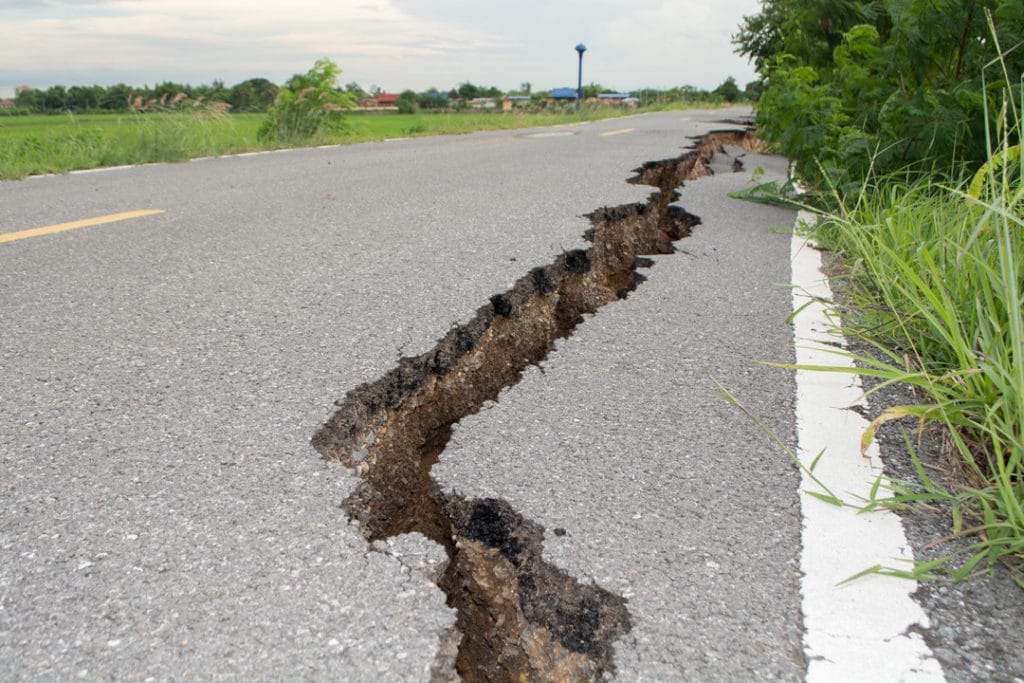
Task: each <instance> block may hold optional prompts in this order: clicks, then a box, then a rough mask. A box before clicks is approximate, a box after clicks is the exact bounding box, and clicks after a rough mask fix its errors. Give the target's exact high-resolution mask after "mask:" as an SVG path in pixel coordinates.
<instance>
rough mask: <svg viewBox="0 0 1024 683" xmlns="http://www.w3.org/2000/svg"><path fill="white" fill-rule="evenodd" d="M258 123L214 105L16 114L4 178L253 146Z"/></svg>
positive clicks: (2, 164)
mask: <svg viewBox="0 0 1024 683" xmlns="http://www.w3.org/2000/svg"><path fill="white" fill-rule="evenodd" d="M258 125H259V123H258V119H253V118H251V117H246V116H237V115H232V116H229V115H227V114H224V113H222V112H217V111H214V110H211V111H196V112H189V113H147V114H124V115H96V116H83V117H78V116H74V115H71V114H68V115H65V116H60V117H56V116H47V117H35V116H34V117H26V118H25V119H13V118H12V119H8V120H4V121H2V122H0V178H8V179H9V178H22V177H24V176H27V175H36V174H42V173H64V172H67V171H72V170H76V169H84V168H98V167H102V166H121V165H127V164H144V163H153V162H158V161H183V160H185V159H190V158H195V157H201V156H216V155H220V154H230V153H235V152H243V151H250V150H253V149H258V148H259V146H258V145H257V144H256V141H255V132H256V127H257V126H258Z"/></svg>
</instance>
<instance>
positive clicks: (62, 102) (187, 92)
mask: <svg viewBox="0 0 1024 683" xmlns="http://www.w3.org/2000/svg"><path fill="white" fill-rule="evenodd" d="M294 78H295V77H293V79H294ZM293 79H289V81H288V83H286V84H285V85H284V86H282V87H283V88H285V89H287V88H288V87H289V84H290V83H291V81H292V80H293ZM282 87H278V86H277V85H275V84H274V83H272V82H271V81H269V80H267V79H265V78H250V79H248V80H245V81H242V82H241V83H238V84H236V85H234V86H231V87H228V86H226V85H225V84H224V83H223V82H222V81H214V82H213V83H212V84H209V85H196V86H194V85H190V84H187V83H175V82H173V81H165V82H163V83H158V84H157V85H155V86H153V87H150V86H143V87H133V86H129V85H126V84H124V83H118V84H116V85H111V86H102V85H91V86H80V85H75V86H71V87H65V86H63V85H54V86H51V87H49V88H46V89H45V90H44V89H38V90H36V89H28V90H18V92H17V95H16V97H15V99H14V103H15V111H14V112H12V113H26V114H27V113H34V114H57V113H64V112H72V113H75V114H87V113H93V112H129V111H143V112H144V111H165V110H168V109H186V108H190V107H196V106H200V105H207V106H209V105H214V104H217V103H220V104H221V106H225V105H226V108H227V107H229V108H230V111H232V112H258V113H263V112H266V111H268V110H269V109H270V108H271V106H272V105H273V104H274V102H275V100H276V99H277V98H278V95H279V94H280V92H281V90H282ZM758 88H759V84H758V82H754V83H750V84H748V85H747V88H746V89H745V90H741V89H740V88H739V86H738V85H737V83H736V80H735V79H734V78H732V77H731V76H730V77H729V78H727V79H726V80H725V81H724V82H723V83H722V84H721V85H719V86H718V87H717V88H715V89H713V90H710V91H709V90H702V89H700V88H696V87H694V86H690V85H684V86H680V87H676V88H669V89H665V90H658V89H653V88H644V89H640V90H635V91H631V92H630V94H631V95H632V96H633V97H636V98H637V99H638V100H639V101H640V103H641V105H650V104H660V103H667V102H680V101H683V102H686V101H706V100H710V99H720V100H723V101H726V102H741V101H747V100H750V101H753V100H756V99H757V96H758V94H759V89H758ZM334 89H335V90H336V91H337V92H339V93H346V94H349V95H351V96H352V99H353V101H354V102H356V103H358V102H362V101H365V100H368V99H370V98H372V97H375V96H377V95H379V94H381V92H382V91H381V89H380V88H379V87H377V86H375V85H374V86H370V87H369V88H368V89H364V88H363V87H361V86H360V85H359V84H358V83H354V82H351V83H346V84H345V85H344V86H337V85H336V86H334ZM614 92H620V91H618V90H615V89H613V88H608V87H605V86H603V85H601V84H598V83H590V84H588V85H585V86H584V87H583V96H584V97H585V98H588V97H597V96H598V95H599V94H602V93H614ZM506 95H518V96H528V97H531V99H533V100H543V99H545V98H546V97H547V96H548V95H550V91H535V90H534V89H533V87H532V85H531V84H530V83H528V82H524V83H521V84H520V86H519V88H517V89H514V90H511V91H507V92H506V91H503V90H501V89H499V88H497V87H495V86H488V85H478V84H475V83H471V82H469V81H463V82H461V83H459V84H458V85H456V86H455V87H453V88H451V89H449V90H440V89H438V88H436V87H431V88H428V89H426V90H423V91H421V92H416V91H414V90H404V91H402V93H401V95H400V98H399V102H398V106H399V109H400V110H401V111H403V112H412V111H416V110H440V109H449V108H452V107H454V106H455V103H466V102H469V101H471V100H474V99H479V98H493V99H498V98H501V97H504V96H506Z"/></svg>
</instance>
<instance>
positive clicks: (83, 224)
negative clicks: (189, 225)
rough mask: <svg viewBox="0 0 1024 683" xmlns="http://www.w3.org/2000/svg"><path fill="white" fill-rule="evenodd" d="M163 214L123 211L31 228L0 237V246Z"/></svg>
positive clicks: (148, 210)
mask: <svg viewBox="0 0 1024 683" xmlns="http://www.w3.org/2000/svg"><path fill="white" fill-rule="evenodd" d="M163 212H164V211H163V209H143V210H141V211H125V212H124V213H112V214H110V215H109V216H99V217H97V218H86V219H85V220H81V221H71V222H70V223H59V224H57V225H47V226H46V227H43V228H32V229H31V230H21V231H19V232H8V233H5V234H2V235H0V244H2V243H3V242H13V241H15V240H23V239H28V238H29V237H39V236H40V235H52V234H53V233H55V232H64V231H66V230H77V229H78V228H88V227H89V226H92V225H103V224H104V223H116V222H117V221H126V220H128V219H129V218H140V217H141V216H152V215H153V214H157V213H163Z"/></svg>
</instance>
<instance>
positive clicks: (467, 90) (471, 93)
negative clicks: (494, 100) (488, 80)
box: [456, 81, 483, 100]
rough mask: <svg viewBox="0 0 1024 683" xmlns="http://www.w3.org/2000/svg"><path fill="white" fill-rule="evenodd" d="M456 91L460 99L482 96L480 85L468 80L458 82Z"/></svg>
mask: <svg viewBox="0 0 1024 683" xmlns="http://www.w3.org/2000/svg"><path fill="white" fill-rule="evenodd" d="M456 93H457V96H458V98H459V99H461V100H472V99H476V98H477V97H483V95H481V94H480V86H478V85H473V84H472V83H470V82H469V81H466V82H465V83H459V85H458V89H457V90H456Z"/></svg>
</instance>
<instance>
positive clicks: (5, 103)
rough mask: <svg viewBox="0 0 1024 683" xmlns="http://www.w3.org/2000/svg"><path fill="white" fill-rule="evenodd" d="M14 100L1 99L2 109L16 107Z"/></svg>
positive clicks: (0, 107)
mask: <svg viewBox="0 0 1024 683" xmlns="http://www.w3.org/2000/svg"><path fill="white" fill-rule="evenodd" d="M15 106H16V105H15V103H14V100H0V109H14V107H15Z"/></svg>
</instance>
